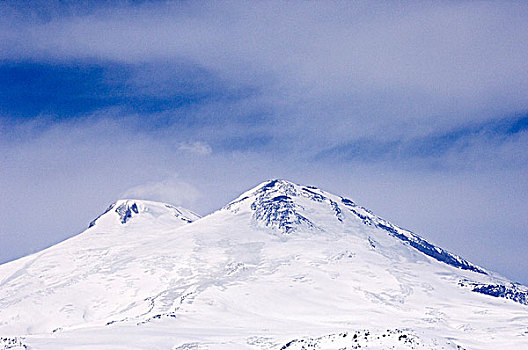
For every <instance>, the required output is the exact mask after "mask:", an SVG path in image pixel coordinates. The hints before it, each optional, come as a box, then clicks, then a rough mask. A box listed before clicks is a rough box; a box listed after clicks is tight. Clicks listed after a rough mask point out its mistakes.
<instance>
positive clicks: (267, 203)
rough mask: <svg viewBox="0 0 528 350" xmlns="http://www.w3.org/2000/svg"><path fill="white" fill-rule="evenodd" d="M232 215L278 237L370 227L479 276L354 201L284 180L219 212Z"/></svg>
mask: <svg viewBox="0 0 528 350" xmlns="http://www.w3.org/2000/svg"><path fill="white" fill-rule="evenodd" d="M223 209H224V210H227V211H230V212H232V213H235V214H236V213H246V214H250V215H251V217H252V221H253V222H254V224H256V226H259V227H267V228H272V229H274V230H276V231H278V232H280V233H281V234H284V235H290V234H293V233H296V232H320V233H322V234H324V233H325V232H332V234H335V233H339V232H347V231H348V229H349V228H350V227H356V228H357V227H358V225H360V226H365V225H366V226H370V227H374V228H375V229H377V230H379V231H381V232H382V233H383V234H385V235H386V234H388V235H389V236H392V237H394V238H396V239H398V240H400V241H402V242H403V243H404V244H406V245H408V246H410V247H412V248H414V249H416V250H418V251H420V252H422V253H423V254H425V255H428V256H429V257H432V258H434V259H436V260H438V261H441V262H443V263H446V264H448V265H451V266H453V267H456V268H460V269H462V270H470V271H474V272H478V273H482V274H486V273H487V272H486V271H485V270H484V269H482V268H481V267H479V266H476V265H474V264H472V263H471V262H469V261H467V260H464V259H463V258H461V257H459V256H457V255H455V254H452V253H450V252H448V251H446V250H444V249H442V248H440V247H437V246H435V245H433V244H431V243H429V242H427V241H426V240H425V239H423V238H421V237H420V236H418V235H417V234H415V233H413V232H411V231H409V230H406V229H403V228H401V227H398V226H396V225H394V224H392V223H390V222H389V221H387V220H385V219H383V218H381V217H379V216H376V215H375V214H373V213H372V212H371V211H370V210H368V209H366V208H364V207H361V206H359V205H357V204H356V203H355V202H354V201H352V200H350V199H348V198H345V197H341V196H337V195H334V194H331V193H328V192H326V191H323V190H321V189H319V188H317V187H314V186H302V185H299V184H295V183H293V182H290V181H287V180H280V179H274V180H269V181H266V182H263V183H261V184H260V185H258V186H256V187H255V188H253V189H251V190H249V191H247V192H245V193H244V194H242V195H241V196H240V197H238V198H237V199H236V200H234V201H233V202H231V203H229V204H228V205H227V206H225V207H224V208H223Z"/></svg>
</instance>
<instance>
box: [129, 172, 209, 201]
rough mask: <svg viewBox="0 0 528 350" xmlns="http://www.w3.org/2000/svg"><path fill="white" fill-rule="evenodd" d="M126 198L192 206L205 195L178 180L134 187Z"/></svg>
mask: <svg viewBox="0 0 528 350" xmlns="http://www.w3.org/2000/svg"><path fill="white" fill-rule="evenodd" d="M123 197H125V198H133V199H147V200H155V201H160V202H165V203H169V204H174V205H179V206H182V207H187V206H189V207H190V206H192V204H194V203H195V202H196V201H197V200H198V199H200V198H201V197H203V194H202V193H201V192H200V191H199V190H198V189H196V188H195V187H194V186H192V185H191V184H189V183H187V182H185V181H182V180H180V179H178V178H169V179H165V180H163V181H158V182H147V183H145V184H142V185H138V186H134V187H132V188H130V189H128V190H127V191H125V192H124V193H123Z"/></svg>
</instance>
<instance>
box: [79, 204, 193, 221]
mask: <svg viewBox="0 0 528 350" xmlns="http://www.w3.org/2000/svg"><path fill="white" fill-rule="evenodd" d="M145 215H147V216H150V217H156V218H158V217H161V216H164V217H166V216H169V217H173V218H177V219H178V220H180V221H182V222H183V223H191V222H193V221H195V220H197V219H199V218H200V216H199V215H197V214H195V213H193V212H192V211H190V210H188V209H185V208H181V207H176V206H173V205H171V204H167V203H161V202H154V201H146V200H138V199H121V200H118V201H116V202H114V203H112V204H111V205H110V206H109V207H108V209H106V211H105V212H104V213H103V214H101V215H99V216H98V217H97V218H96V219H94V220H93V221H92V222H90V225H89V227H92V226H95V225H98V224H100V223H103V222H104V223H106V224H116V223H120V224H123V225H124V224H127V223H128V222H129V221H130V220H132V219H133V218H135V217H137V216H145Z"/></svg>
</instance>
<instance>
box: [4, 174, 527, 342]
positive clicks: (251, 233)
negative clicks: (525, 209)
mask: <svg viewBox="0 0 528 350" xmlns="http://www.w3.org/2000/svg"><path fill="white" fill-rule="evenodd" d="M527 324H528V289H527V288H526V287H524V286H521V285H518V284H514V283H512V282H510V281H508V280H507V279H505V278H503V277H501V276H499V275H497V274H495V273H492V272H490V271H487V270H485V269H483V268H482V267H479V266H477V265H475V264H472V263H471V262H469V261H467V260H465V259H463V258H461V257H459V256H457V255H455V254H453V253H450V252H447V251H445V250H444V249H442V248H440V247H436V246H434V245H433V244H431V243H429V242H427V241H426V240H425V239H423V238H421V237H420V236H418V235H417V234H415V233H413V232H411V231H408V230H405V229H402V228H400V227H398V226H396V225H393V224H391V223H390V222H388V221H386V220H384V219H382V218H380V217H378V216H376V215H375V214H373V213H372V212H370V211H369V210H367V209H365V208H363V207H361V206H359V205H358V204H356V203H355V202H354V201H352V200H350V199H348V198H344V197H341V196H337V195H333V194H331V193H328V192H325V191H323V190H320V189H318V188H316V187H313V186H302V185H298V184H295V183H292V182H289V181H285V180H270V181H266V182H264V183H262V184H260V185H258V186H257V187H255V188H253V189H251V190H249V191H247V192H245V193H244V194H242V195H241V196H239V197H238V198H237V199H235V200H234V201H232V202H231V203H229V204H227V205H226V206H225V207H223V208H222V209H221V210H218V211H216V212H214V213H212V214H210V215H207V216H205V217H203V218H199V217H198V216H197V215H196V214H194V213H192V212H191V211H189V210H186V209H183V208H178V207H174V206H171V205H168V204H164V203H157V202H150V201H141V200H131V199H128V200H120V201H117V202H116V203H114V204H112V205H111V206H110V207H109V208H108V210H107V211H106V212H105V213H103V214H102V215H101V216H99V217H98V218H97V219H95V220H94V221H93V222H92V223H91V224H90V227H89V229H87V230H86V231H85V232H83V233H81V234H79V235H78V236H75V237H73V238H71V239H69V240H67V241H64V242H62V243H59V244H57V245H55V246H53V247H50V248H48V249H46V250H43V251H41V252H39V253H36V254H33V255H30V256H27V257H24V258H22V259H19V260H16V261H13V262H10V263H7V264H4V265H2V266H0V349H1V348H2V345H3V346H4V348H5V349H7V348H16V347H24V346H27V347H34V348H36V349H41V348H42V349H46V348H49V349H55V348H66V349H67V348H78V347H82V346H87V345H88V344H89V347H90V348H101V349H105V348H116V347H121V348H145V349H154V348H159V349H166V348H172V349H358V348H360V347H361V348H373V349H382V348H383V349H385V348H392V349H432V348H443V349H462V348H466V349H497V348H504V349H507V348H508V349H509V348H511V349H514V348H523V347H527V345H528V328H527V327H526V325H527ZM505 325H506V326H505ZM2 342H3V343H2Z"/></svg>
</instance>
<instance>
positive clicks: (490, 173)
mask: <svg viewBox="0 0 528 350" xmlns="http://www.w3.org/2000/svg"><path fill="white" fill-rule="evenodd" d="M527 15H528V6H527V5H526V4H525V3H523V2H502V1H497V2H493V1H489V2H487V1H481V2H466V1H454V2H448V3H437V2H429V1H422V2H420V1H417V2H412V3H399V2H372V1H357V2H349V1H345V2H339V1H336V2H319V3H318V2H305V1H302V2H300V1H299V2H297V1H292V2H247V3H244V4H241V3H240V2H230V1H226V2H221V3H220V2H200V3H198V2H186V1H179V2H170V1H169V2H167V1H163V2H162V1H160V2H154V1H153V2H149V1H142V2H128V1H120V2H106V1H102V2H78V3H77V2H76V3H64V2H61V1H34V2H27V3H26V2H24V3H23V4H22V3H21V2H16V1H6V2H2V4H0V37H1V38H2V39H1V40H0V151H1V152H0V153H1V158H0V159H1V162H2V171H1V172H0V190H1V191H2V194H3V195H2V197H1V198H0V238H1V239H2V241H3V242H4V244H3V248H2V249H1V250H0V261H7V260H10V259H13V258H16V257H19V256H22V255H24V254H27V253H30V252H34V251H36V250H39V249H42V248H43V247H46V246H48V245H50V244H53V243H55V242H57V241H60V240H62V239H64V238H66V237H69V236H71V235H73V234H75V233H78V232H80V231H81V230H83V228H84V227H85V226H86V224H87V223H88V222H89V221H90V220H91V219H92V218H93V217H95V216H97V215H98V214H99V213H100V212H101V211H102V210H104V209H105V208H106V207H107V205H108V204H109V203H110V202H112V201H115V200H116V199H118V198H122V197H140V198H145V199H153V200H162V201H167V202H170V203H173V204H178V205H183V206H186V207H189V208H191V209H194V210H196V211H198V212H200V213H202V214H206V213H208V212H211V211H213V210H215V209H217V208H219V207H221V206H222V205H223V204H225V203H226V202H228V201H229V200H231V199H232V198H234V197H236V196H237V195H238V194H239V193H241V192H242V191H244V190H246V189H248V188H250V187H252V186H254V185H256V184H257V183H259V182H261V181H264V180H266V179H268V178H274V177H279V178H286V179H289V180H292V181H295V182H299V183H305V184H313V185H316V186H319V187H322V188H324V189H326V190H329V191H332V192H334V193H337V194H341V195H346V196H349V197H351V198H354V199H355V200H356V201H357V202H359V203H361V204H363V205H365V206H367V207H369V208H370V209H372V210H373V211H375V212H376V213H377V214H379V215H381V216H383V217H385V218H387V219H389V220H391V221H393V222H394V223H396V224H399V225H401V226H404V227H407V228H409V229H412V230H413V231H415V232H417V233H419V234H421V235H422V236H424V237H425V238H427V239H429V240H431V241H432V242H434V243H437V244H439V245H441V246H443V247H444V248H447V249H449V250H452V251H454V252H456V253H459V254H461V255H463V256H464V257H466V258H468V259H470V260H472V261H474V262H475V263H478V264H481V265H483V266H485V267H487V268H490V269H494V270H497V271H498V272H500V273H502V274H504V275H506V276H508V277H511V278H513V279H516V280H519V281H521V282H524V283H528V273H527V269H526V264H525V263H524V261H525V251H526V250H527V249H528V235H527V233H528V216H527V215H526V213H527V212H528V210H527V209H528V205H527V204H526V202H527V201H526V199H527V194H528V181H527V180H528V178H527V174H528V152H526V150H527V149H528V131H527V129H528V104H527V102H528V99H527V96H528V94H527V92H528V86H527V82H528V69H526V68H527V64H526V62H528V28H527V26H528V25H527V24H526V23H528V22H527V21H526V18H527Z"/></svg>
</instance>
